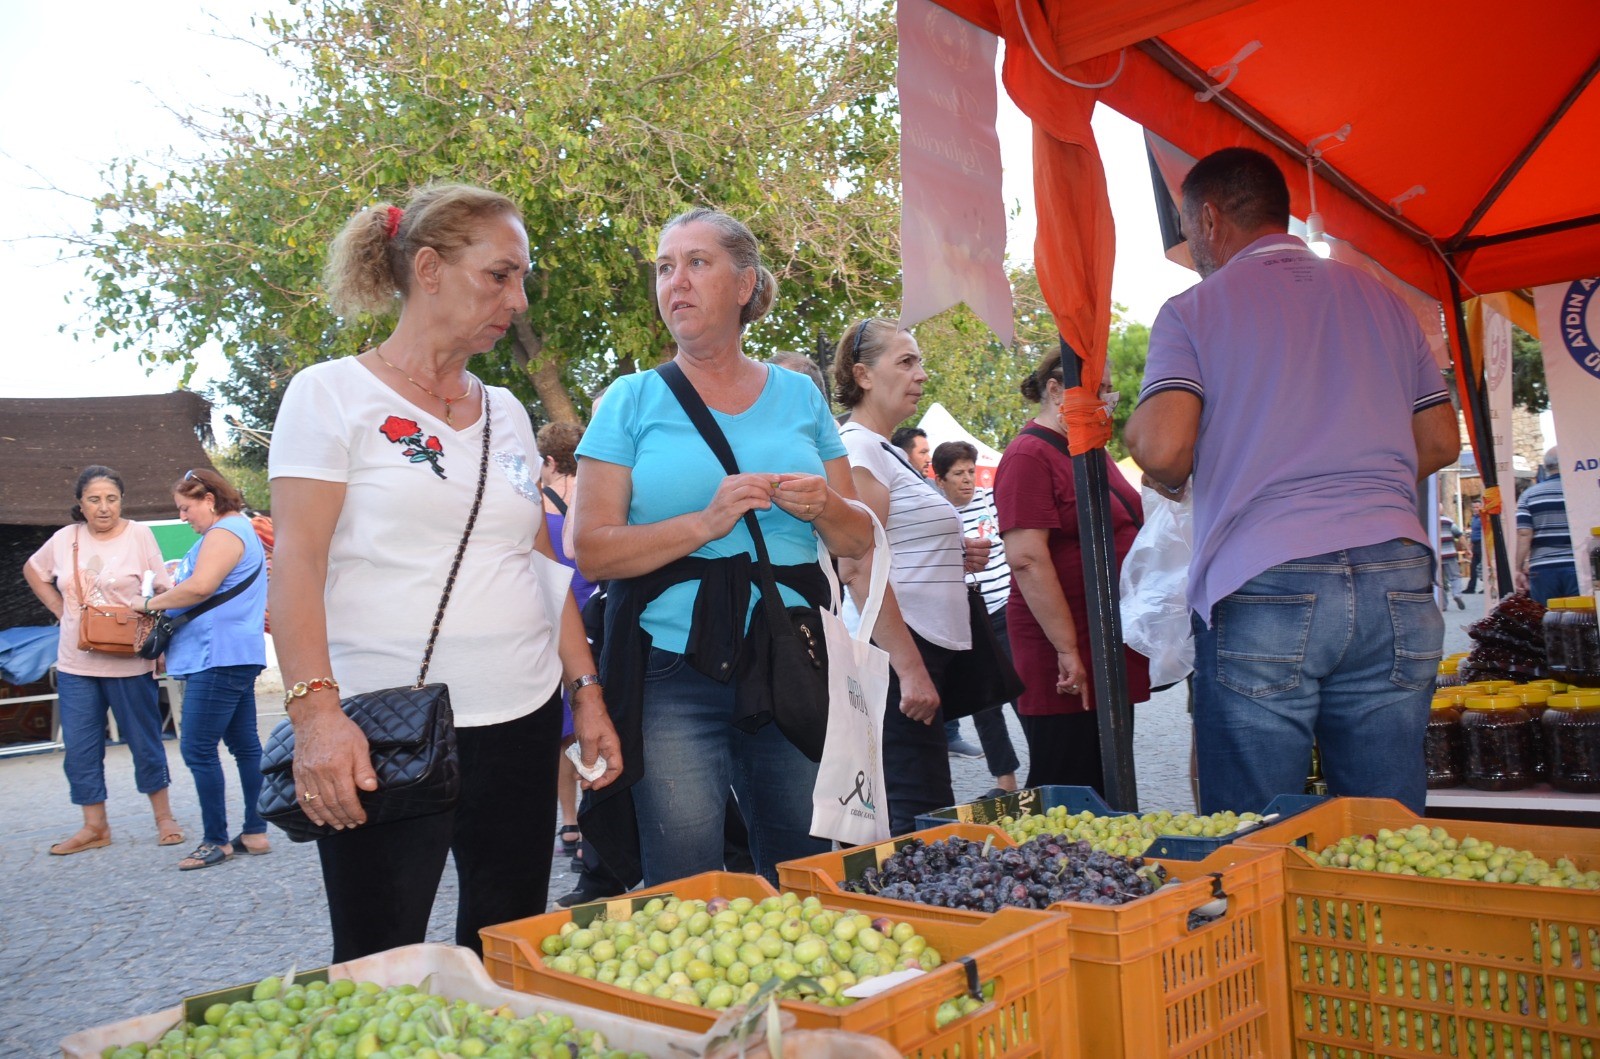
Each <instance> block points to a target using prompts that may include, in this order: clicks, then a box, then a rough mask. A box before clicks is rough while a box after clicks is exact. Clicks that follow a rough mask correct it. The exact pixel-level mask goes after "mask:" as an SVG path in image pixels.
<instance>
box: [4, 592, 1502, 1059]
mask: <svg viewBox="0 0 1600 1059" xmlns="http://www.w3.org/2000/svg"><path fill="white" fill-rule="evenodd" d="M1481 598H1482V597H1472V598H1469V600H1468V606H1469V607H1473V608H1474V610H1473V612H1472V614H1473V615H1474V616H1475V614H1476V613H1477V612H1478V608H1481V606H1482V604H1481V602H1480V601H1481ZM1468 616H1469V615H1468V614H1464V613H1461V612H1458V611H1456V610H1454V609H1452V610H1451V612H1450V615H1449V619H1450V620H1449V633H1448V634H1447V636H1446V640H1445V643H1446V650H1447V651H1454V650H1464V649H1465V648H1466V644H1467V640H1466V636H1465V634H1464V633H1463V632H1462V631H1461V628H1460V627H1461V625H1463V624H1464V621H1462V620H1459V619H1464V618H1466V617H1468ZM272 690H273V689H272V688H270V687H264V688H263V689H262V691H263V694H262V702H263V706H264V708H271V707H270V705H269V704H270V703H272V702H274V701H275V696H273V695H272V694H271V692H272ZM280 694H281V692H280ZM1184 706H1185V702H1184V693H1183V691H1182V689H1181V688H1180V689H1177V690H1174V691H1170V692H1166V693H1164V694H1162V695H1159V696H1157V697H1156V698H1155V700H1153V701H1152V702H1150V703H1148V704H1146V705H1143V706H1141V707H1139V709H1138V711H1137V715H1136V722H1135V757H1136V760H1137V766H1138V782H1139V793H1140V802H1141V804H1142V805H1144V806H1147V807H1152V808H1155V807H1166V808H1185V809H1192V808H1193V804H1194V803H1193V799H1192V798H1191V797H1190V793H1189V782H1188V760H1189V736H1188V723H1187V718H1186V717H1185V714H1184ZM273 721H274V718H271V717H266V716H263V718H262V725H263V731H265V730H266V729H267V728H269V727H270V726H271V724H272V723H273ZM1010 722H1011V727H1012V738H1013V741H1014V742H1015V743H1016V745H1017V747H1018V750H1019V753H1020V756H1021V757H1022V758H1023V774H1024V775H1025V774H1026V767H1027V765H1026V761H1027V753H1026V749H1025V743H1024V740H1023V739H1022V734H1021V731H1020V729H1019V728H1018V727H1017V724H1016V720H1015V718H1014V717H1011V718H1010ZM965 730H966V732H967V734H968V735H969V737H970V736H971V727H970V723H969V724H968V725H966V726H965ZM167 749H168V753H167V757H168V761H169V762H170V764H171V768H172V770H173V781H174V782H173V785H172V788H171V789H172V800H173V806H174V809H175V811H176V813H177V816H178V819H179V820H180V821H181V822H182V823H183V825H184V826H185V828H186V830H187V832H188V835H189V837H190V839H191V840H194V839H195V836H197V835H198V833H199V822H200V815H199V810H198V807H197V803H196V800H195V795H194V788H193V785H192V784H191V782H190V780H189V776H188V773H187V771H186V770H185V769H184V767H183V763H182V760H181V759H180V758H179V756H178V749H177V746H176V745H175V744H170V743H169V745H168V748H167ZM106 764H107V767H106V776H107V783H108V786H109V789H110V802H109V809H110V816H111V824H112V831H113V835H114V841H113V844H112V845H111V846H110V847H108V848H105V849H99V850H91V851H89V852H86V853H82V854H79V855H77V856H73V857H51V856H49V855H48V854H47V852H46V850H47V848H48V847H49V845H50V843H52V842H55V841H58V840H60V839H62V838H65V837H66V836H67V835H69V834H71V833H72V832H73V831H74V830H75V829H76V827H77V826H78V822H79V814H78V811H77V809H76V807H74V806H72V805H71V804H70V803H69V802H68V801H67V796H66V784H65V781H64V779H63V778H62V775H61V756H60V754H58V753H52V754H39V755H34V756H30V757H21V758H10V759H0V887H3V888H4V891H3V892H4V905H3V908H4V911H3V913H0V1056H7V1057H9V1056H45V1055H51V1054H58V1053H57V1052H56V1046H57V1043H58V1042H59V1041H60V1040H61V1038H62V1037H64V1036H66V1035H67V1034H69V1033H72V1032H73V1031H75V1030H78V1029H83V1028H87V1027H91V1026H97V1025H100V1024H103V1023H106V1022H111V1021H115V1020H117V1019H121V1018H124V1017H127V1016H130V1015H134V1014H143V1013H145V1012H149V1011H155V1010H159V1009H161V1008H163V1007H167V1006H169V1005H171V1004H173V1003H175V1002H176V1001H177V1000H178V999H179V998H181V997H183V996H184V995H187V994H190V993H196V992H202V991H204V990H207V989H211V988H216V987H218V986H221V985H228V984H233V983H236V982H242V981H249V980H252V979H255V978H259V977H262V976H264V975H267V974H272V973H275V972H279V971H282V970H283V969H284V968H286V967H287V966H288V965H290V964H291V963H295V964H298V965H299V966H302V967H304V966H312V965H315V964H321V963H324V962H326V959H327V955H328V941H327V936H328V925H327V913H326V909H325V905H324V897H323V891H322V884H321V877H320V874H319V872H318V869H317V864H316V851H315V849H314V848H313V847H311V846H297V845H294V844H292V843H289V842H287V841H284V840H282V838H281V836H275V838H274V844H273V852H272V854H271V855H270V856H266V857H241V858H235V859H234V860H233V861H232V862H230V863H228V864H224V865H221V866H219V867H217V868H212V869H207V870H205V871H197V872H183V873H180V872H178V871H177V870H176V868H175V865H176V863H177V861H178V859H179V858H180V857H181V856H182V855H183V854H184V853H185V852H187V851H188V849H189V848H190V847H189V845H184V846H176V847H158V846H157V845H156V844H155V828H154V824H153V822H152V820H151V818H150V814H149V808H148V802H146V800H145V799H144V798H143V797H142V796H140V795H139V794H138V793H137V792H136V791H135V790H134V788H133V777H132V768H131V765H130V762H129V757H128V752H127V750H126V749H125V748H123V747H112V748H111V749H110V750H109V751H108V754H107V763H106ZM952 770H953V772H954V775H955V791H956V796H957V798H958V799H960V800H969V799H971V798H974V797H977V796H978V795H981V794H982V793H983V792H984V791H985V790H987V789H988V788H989V786H990V785H991V784H990V778H989V776H988V773H987V771H986V770H985V769H984V768H983V765H982V762H981V761H973V760H966V759H952ZM234 797H235V798H236V797H237V793H236V792H235V795H234ZM553 834H554V829H553V825H552V836H553ZM567 864H568V861H567V858H565V857H563V856H560V855H558V856H557V857H556V860H555V870H554V871H553V872H552V874H551V884H550V893H551V896H552V898H554V897H556V896H559V895H561V894H564V893H566V892H568V891H569V890H570V889H572V887H573V885H574V882H575V880H574V879H573V877H572V876H571V875H570V874H569V873H568V871H567ZM454 903H455V888H454V883H453V873H452V872H449V871H447V872H446V878H445V883H444V885H443V887H442V888H441V891H440V895H439V900H438V902H437V904H436V905H435V910H434V916H433V920H432V922H431V924H430V926H429V937H430V938H431V939H434V940H440V941H448V940H450V938H451V937H452V936H453V933H454V931H453V927H452V918H451V913H452V911H453V908H454Z"/></svg>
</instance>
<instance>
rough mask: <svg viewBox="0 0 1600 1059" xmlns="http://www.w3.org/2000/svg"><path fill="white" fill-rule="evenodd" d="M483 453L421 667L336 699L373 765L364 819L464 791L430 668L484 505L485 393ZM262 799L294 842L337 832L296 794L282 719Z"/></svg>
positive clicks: (290, 742) (415, 809)
mask: <svg viewBox="0 0 1600 1059" xmlns="http://www.w3.org/2000/svg"><path fill="white" fill-rule="evenodd" d="M483 417H484V418H483V458H482V460H481V462H480V464H479V466H478V492H477V495H476V496H474V497H473V498H472V511H471V512H470V513H469V514H468V515H467V528H466V529H465V530H464V531H463V532H462V534H461V543H460V544H458V545H457V546H456V557H455V561H454V562H452V563H451V564H450V574H449V576H448V577H446V578H445V582H444V592H443V593H442V594H441V595H440V596H439V609H438V610H437V611H436V612H435V613H434V616H433V629H432V631H431V632H429V634H428V645H427V647H425V648H424V649H423V652H422V669H421V671H420V672H418V674H417V682H416V683H415V684H413V685H411V686H410V687H404V688H383V689H381V690H378V691H366V692H362V693H361V694H359V695H351V696H349V697H348V698H345V699H342V700H340V702H339V708H340V709H341V710H343V711H344V714H345V716H346V717H348V718H350V719H351V720H352V721H354V722H355V723H356V726H357V727H358V728H360V729H361V731H362V734H364V735H365V736H366V737H367V748H368V750H369V751H370V752H371V754H372V770H373V771H374V772H375V773H377V776H378V789H377V790H374V791H360V790H358V791H357V794H358V796H359V797H360V799H361V807H362V809H364V810H365V811H366V814H367V824H369V825H370V824H387V823H393V822H394V821H397V820H410V819H412V818H414V817H418V816H429V815H432V814H433V813H442V812H444V811H446V810H448V809H454V808H455V805H456V801H457V800H458V799H459V798H460V797H461V759H460V756H459V755H458V753H457V751H456V725H455V714H454V712H453V711H452V710H451V709H450V689H449V688H448V687H447V686H445V685H444V684H429V683H427V679H428V666H429V664H430V663H432V661H433V647H434V644H435V642H437V641H438V639H439V624H440V622H442V621H443V620H444V610H445V607H446V606H447V605H448V604H449V602H450V590H451V589H452V588H454V587H455V583H456V574H457V573H459V572H460V570H461V557H462V556H463V555H465V554H466V551H467V540H468V538H470V537H471V536H472V527H473V526H474V525H475V524H476V523H477V521H478V510H479V509H480V508H481V507H482V506H483V491H484V487H485V485H487V484H488V478H489V424H490V411H489V401H488V398H487V395H486V396H485V399H484V402H483ZM261 773H262V775H263V777H264V782H263V783H262V785H261V798H260V800H259V802H258V803H257V804H258V805H259V807H260V809H261V815H262V816H263V817H265V818H266V819H267V821H268V822H270V823H273V824H276V825H277V826H278V827H280V828H282V829H283V832H284V834H286V835H288V836H289V839H290V840H291V841H293V842H309V841H311V840H312V839H317V838H327V837H328V836H330V835H335V834H338V833H339V832H338V831H336V830H335V829H334V828H332V827H330V826H327V825H319V824H314V823H312V822H311V819H310V818H309V817H307V816H306V814H305V810H304V809H302V808H301V806H300V803H299V802H298V801H296V800H295V790H294V787H295V784H294V726H293V725H291V724H290V723H289V722H288V721H287V720H285V721H280V722H279V723H278V726H277V727H276V728H274V729H273V730H272V735H271V736H270V737H268V739H267V743H266V746H264V747H263V748H262V752H261Z"/></svg>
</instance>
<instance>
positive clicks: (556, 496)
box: [539, 485, 567, 515]
mask: <svg viewBox="0 0 1600 1059" xmlns="http://www.w3.org/2000/svg"><path fill="white" fill-rule="evenodd" d="M539 491H540V492H541V493H543V494H544V498H545V499H546V500H548V501H550V503H551V504H553V505H554V506H555V509H556V510H557V511H558V512H560V513H561V514H562V515H565V514H566V513H567V502H566V501H565V500H563V499H561V494H560V493H558V492H556V491H555V490H554V489H551V488H550V487H549V486H548V485H547V486H544V487H542V488H541V489H540V490H539Z"/></svg>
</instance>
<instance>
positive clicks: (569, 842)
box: [556, 824, 583, 853]
mask: <svg viewBox="0 0 1600 1059" xmlns="http://www.w3.org/2000/svg"><path fill="white" fill-rule="evenodd" d="M556 837H557V838H559V839H561V850H562V852H564V853H572V852H573V851H575V850H576V849H577V848H578V843H579V842H582V841H583V832H582V831H580V830H579V829H578V825H577V824H562V825H561V826H560V827H559V828H557V829H556Z"/></svg>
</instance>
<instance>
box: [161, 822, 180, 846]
mask: <svg viewBox="0 0 1600 1059" xmlns="http://www.w3.org/2000/svg"><path fill="white" fill-rule="evenodd" d="M182 841H183V828H181V827H179V826H178V821H177V820H176V819H174V818H173V817H170V816H158V817H156V845H158V846H176V845H177V844H178V843H179V842H182Z"/></svg>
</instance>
